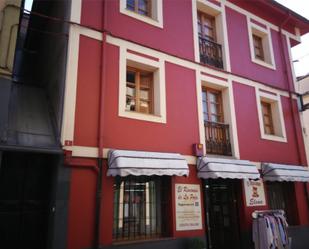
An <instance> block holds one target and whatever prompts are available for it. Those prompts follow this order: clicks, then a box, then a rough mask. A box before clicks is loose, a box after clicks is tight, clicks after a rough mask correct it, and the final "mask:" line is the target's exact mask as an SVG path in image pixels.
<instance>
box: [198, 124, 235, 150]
mask: <svg viewBox="0 0 309 249" xmlns="http://www.w3.org/2000/svg"><path fill="white" fill-rule="evenodd" d="M204 127H205V140H206V153H208V154H216V155H224V156H232V150H231V141H230V132H229V125H228V124H222V123H216V122H209V121H205V122H204Z"/></svg>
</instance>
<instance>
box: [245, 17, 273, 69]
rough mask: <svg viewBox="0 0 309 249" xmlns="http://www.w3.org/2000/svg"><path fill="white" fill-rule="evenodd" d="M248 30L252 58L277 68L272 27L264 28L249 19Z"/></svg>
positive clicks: (263, 64)
mask: <svg viewBox="0 0 309 249" xmlns="http://www.w3.org/2000/svg"><path fill="white" fill-rule="evenodd" d="M248 30H249V43H250V50H251V60H252V61H253V62H254V63H256V64H259V65H261V66H264V67H268V68H271V69H273V70H275V69H276V67H275V60H274V51H273V46H272V40H271V31H270V28H269V27H265V28H263V27H261V26H259V25H257V24H255V23H252V22H251V21H248Z"/></svg>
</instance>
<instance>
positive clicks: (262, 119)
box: [256, 89, 287, 142]
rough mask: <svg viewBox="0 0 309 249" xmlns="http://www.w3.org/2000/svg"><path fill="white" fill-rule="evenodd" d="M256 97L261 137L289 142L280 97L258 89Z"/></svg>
mask: <svg viewBox="0 0 309 249" xmlns="http://www.w3.org/2000/svg"><path fill="white" fill-rule="evenodd" d="M256 96H257V107H258V117H259V123H260V131H261V137H262V138H263V139H268V140H274V141H279V142H287V138H286V132H285V124H284V118H283V112H282V107H281V97H280V95H277V94H275V93H270V92H266V91H265V92H264V91H262V90H258V89H256Z"/></svg>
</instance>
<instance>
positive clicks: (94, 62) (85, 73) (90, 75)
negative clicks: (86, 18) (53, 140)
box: [74, 36, 101, 147]
mask: <svg viewBox="0 0 309 249" xmlns="http://www.w3.org/2000/svg"><path fill="white" fill-rule="evenodd" d="M100 52H101V42H100V41H97V40H94V39H91V38H87V37H84V36H81V37H80V49H79V61H78V75H77V94H76V111H75V127H74V145H82V146H94V147H95V146H97V144H98V134H97V132H98V122H99V90H100V65H101V63H100V62H101V53H100Z"/></svg>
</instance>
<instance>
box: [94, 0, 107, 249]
mask: <svg viewBox="0 0 309 249" xmlns="http://www.w3.org/2000/svg"><path fill="white" fill-rule="evenodd" d="M102 8H103V18H102V46H101V66H100V68H101V73H100V93H99V122H98V138H99V141H98V142H99V151H98V170H99V172H98V179H97V186H96V206H95V230H94V248H96V249H99V248H100V234H101V233H102V232H101V226H100V224H101V205H102V185H103V179H102V177H103V124H104V101H105V97H104V94H105V85H106V84H105V82H106V80H105V79H106V78H105V77H106V73H105V72H106V56H105V52H106V32H105V30H106V29H105V25H106V0H102Z"/></svg>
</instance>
